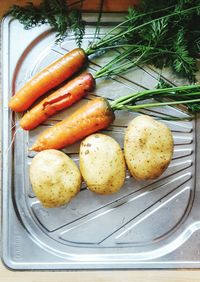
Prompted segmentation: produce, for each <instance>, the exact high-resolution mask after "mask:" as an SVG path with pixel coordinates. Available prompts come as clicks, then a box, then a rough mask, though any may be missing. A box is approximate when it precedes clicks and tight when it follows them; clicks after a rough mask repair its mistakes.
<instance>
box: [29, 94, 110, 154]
mask: <svg viewBox="0 0 200 282" xmlns="http://www.w3.org/2000/svg"><path fill="white" fill-rule="evenodd" d="M114 118H115V116H114V112H113V110H112V109H111V107H110V105H109V103H108V101H107V100H106V99H104V98H96V99H94V100H91V101H89V102H88V103H87V104H86V105H84V106H82V107H81V108H79V109H78V110H77V111H76V112H74V113H73V114H72V115H71V116H69V117H68V118H66V119H64V120H63V121H61V122H58V123H57V124H55V125H54V126H52V127H50V128H48V129H47V130H45V131H44V132H43V133H41V134H40V135H39V137H38V139H37V140H36V142H35V143H34V145H33V146H32V148H31V150H33V151H42V150H46V149H62V148H64V147H67V146H68V145H71V144H73V143H75V142H76V141H78V140H81V139H82V138H84V137H85V136H88V135H90V134H92V133H94V132H96V131H98V130H101V129H104V128H106V127H108V126H109V125H110V124H111V123H112V122H113V120H114Z"/></svg>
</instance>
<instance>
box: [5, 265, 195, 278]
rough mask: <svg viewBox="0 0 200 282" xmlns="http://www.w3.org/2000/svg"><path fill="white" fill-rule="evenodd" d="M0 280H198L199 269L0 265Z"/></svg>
mask: <svg viewBox="0 0 200 282" xmlns="http://www.w3.org/2000/svg"><path fill="white" fill-rule="evenodd" d="M0 281H2V282H27V281H28V282H66V281H69V282H149V281H152V282H199V281H200V275H199V271H196V270H193V271H185V270H184V271H181V270H178V271H176V270H173V271H162V270H157V271H155V270H154V271H147V270H143V271H136V270H135V271H91V272H89V271H81V272H80V271H79V272H77V271H76V272H64V271H61V272H58V271H56V272H46V271H37V272H35V271H34V272H27V271H23V272H19V271H17V272H14V271H9V270H7V269H5V268H4V267H3V266H2V265H0Z"/></svg>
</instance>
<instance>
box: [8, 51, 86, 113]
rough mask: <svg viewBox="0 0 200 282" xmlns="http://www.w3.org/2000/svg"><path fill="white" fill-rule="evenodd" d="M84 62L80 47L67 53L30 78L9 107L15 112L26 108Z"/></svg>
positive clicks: (84, 57)
mask: <svg viewBox="0 0 200 282" xmlns="http://www.w3.org/2000/svg"><path fill="white" fill-rule="evenodd" d="M85 62H86V55H85V52H84V51H83V50H82V49H80V48H77V49H74V50H73V51H71V52H69V53H67V54H66V55H64V56H62V57H61V58H60V59H58V60H56V61H55V62H53V63H52V64H50V65H49V66H47V67H46V68H45V69H43V70H41V71H40V72H39V73H37V74H36V75H35V76H34V77H33V78H31V79H30V80H29V81H28V82H27V83H26V84H25V85H24V86H23V87H22V88H21V89H20V90H19V91H18V92H17V93H16V94H15V95H14V96H13V97H12V98H11V100H10V102H9V107H10V108H11V109H12V110H13V111H15V112H23V111H25V110H27V109H28V108H29V107H30V106H31V105H32V104H33V102H34V101H35V100H37V98H39V97H40V96H42V95H43V94H44V93H46V92H47V91H48V90H50V89H52V88H53V87H55V86H57V85H58V84H60V83H61V82H63V81H64V80H65V79H67V78H69V77H70V76H72V75H73V74H74V73H76V72H77V71H78V70H79V69H80V68H81V67H82V66H83V65H84V64H85Z"/></svg>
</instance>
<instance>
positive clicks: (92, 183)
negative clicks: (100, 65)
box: [80, 134, 126, 194]
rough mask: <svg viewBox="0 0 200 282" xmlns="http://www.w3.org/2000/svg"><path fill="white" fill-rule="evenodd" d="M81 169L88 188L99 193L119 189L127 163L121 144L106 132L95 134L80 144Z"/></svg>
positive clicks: (113, 191)
mask: <svg viewBox="0 0 200 282" xmlns="http://www.w3.org/2000/svg"><path fill="white" fill-rule="evenodd" d="M80 170H81V174H82V176H83V179H84V180H85V182H86V184H87V186H88V188H89V189H90V190H91V191H93V192H96V193H98V194H112V193H116V192H117V191H119V189H120V188H121V187H122V185H123V183H124V179H125V171H126V165H125V160H124V156H123V153H122V150H121V148H120V146H119V144H118V143H117V142H116V141H115V140H114V139H113V138H111V137H109V136H107V135H104V134H93V135H90V136H89V137H87V138H86V139H84V140H83V141H82V143H81V146H80Z"/></svg>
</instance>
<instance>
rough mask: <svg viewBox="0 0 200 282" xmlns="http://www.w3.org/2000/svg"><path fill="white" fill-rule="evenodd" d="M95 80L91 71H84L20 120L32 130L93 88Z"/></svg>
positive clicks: (26, 127) (23, 125)
mask: <svg viewBox="0 0 200 282" xmlns="http://www.w3.org/2000/svg"><path fill="white" fill-rule="evenodd" d="M94 85H95V80H94V78H93V76H92V75H91V74H90V73H84V74H81V75H79V76H78V77H76V78H74V79H73V80H71V81H69V82H68V83H67V84H66V85H64V86H63V87H61V88H60V89H58V90H57V91H55V92H54V93H53V94H51V95H50V96H48V97H47V98H45V99H44V100H42V101H41V102H40V103H39V104H37V105H36V106H35V107H33V108H32V109H31V110H30V111H28V112H27V113H26V114H25V115H24V116H23V118H22V119H21V121H20V125H21V127H22V128H23V129H25V130H31V129H33V128H35V127H37V126H38V125H39V124H41V123H42V122H43V121H45V120H46V119H48V118H49V117H50V116H52V115H54V114H55V113H57V112H58V111H60V110H62V109H64V108H68V107H70V106H71V105H72V104H74V103H75V102H77V101H78V100H80V99H81V98H82V97H83V96H85V95H86V94H87V92H88V91H90V90H92V89H93V88H94Z"/></svg>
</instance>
